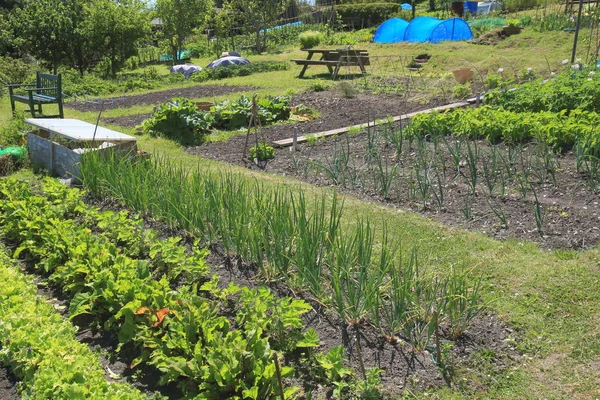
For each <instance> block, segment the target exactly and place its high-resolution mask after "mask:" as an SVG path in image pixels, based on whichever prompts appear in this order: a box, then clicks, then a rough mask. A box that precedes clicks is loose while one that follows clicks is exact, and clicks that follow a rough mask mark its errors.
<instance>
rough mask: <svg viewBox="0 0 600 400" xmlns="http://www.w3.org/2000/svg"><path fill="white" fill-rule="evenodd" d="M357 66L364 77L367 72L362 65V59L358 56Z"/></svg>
mask: <svg viewBox="0 0 600 400" xmlns="http://www.w3.org/2000/svg"><path fill="white" fill-rule="evenodd" d="M358 66H359V67H360V70H361V71H362V73H363V75H366V74H367V70H366V69H365V66H364V65H363V62H362V58H361V56H360V55H359V56H358Z"/></svg>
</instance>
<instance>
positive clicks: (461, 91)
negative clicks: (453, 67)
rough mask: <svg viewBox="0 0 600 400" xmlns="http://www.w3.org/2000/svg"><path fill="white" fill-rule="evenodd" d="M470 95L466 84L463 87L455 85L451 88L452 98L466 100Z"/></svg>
mask: <svg viewBox="0 0 600 400" xmlns="http://www.w3.org/2000/svg"><path fill="white" fill-rule="evenodd" d="M470 95H471V86H470V85H469V84H468V83H465V84H464V85H455V86H454V87H453V88H452V96H454V97H455V98H457V99H460V100H462V99H466V98H467V97H469V96H470Z"/></svg>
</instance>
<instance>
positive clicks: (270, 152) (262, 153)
mask: <svg viewBox="0 0 600 400" xmlns="http://www.w3.org/2000/svg"><path fill="white" fill-rule="evenodd" d="M248 158H249V159H250V160H254V159H256V160H258V161H267V160H271V159H273V158H275V149H274V148H273V146H270V145H269V144H267V143H266V142H260V143H259V144H258V145H256V146H254V147H250V151H249V156H248Z"/></svg>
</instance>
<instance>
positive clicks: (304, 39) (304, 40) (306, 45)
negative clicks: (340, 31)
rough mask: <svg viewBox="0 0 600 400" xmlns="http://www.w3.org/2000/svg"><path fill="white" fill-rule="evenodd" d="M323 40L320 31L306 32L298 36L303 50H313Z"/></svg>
mask: <svg viewBox="0 0 600 400" xmlns="http://www.w3.org/2000/svg"><path fill="white" fill-rule="evenodd" d="M323 38H324V35H323V34H322V33H321V32H318V31H305V32H302V33H301V34H300V35H299V36H298V39H299V40H300V46H301V48H302V49H312V48H313V47H317V46H318V45H319V44H320V43H321V41H322V40H323Z"/></svg>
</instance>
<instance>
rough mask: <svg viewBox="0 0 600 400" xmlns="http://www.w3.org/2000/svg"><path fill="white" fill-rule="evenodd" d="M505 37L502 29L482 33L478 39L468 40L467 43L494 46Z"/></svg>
mask: <svg viewBox="0 0 600 400" xmlns="http://www.w3.org/2000/svg"><path fill="white" fill-rule="evenodd" d="M507 37H508V36H507V35H506V33H504V31H503V30H502V28H499V29H492V30H490V31H488V32H486V33H484V34H483V35H481V36H479V37H478V38H476V39H473V40H470V41H469V43H474V44H484V45H494V44H497V43H500V42H501V41H503V40H504V39H506V38H507Z"/></svg>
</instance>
